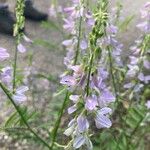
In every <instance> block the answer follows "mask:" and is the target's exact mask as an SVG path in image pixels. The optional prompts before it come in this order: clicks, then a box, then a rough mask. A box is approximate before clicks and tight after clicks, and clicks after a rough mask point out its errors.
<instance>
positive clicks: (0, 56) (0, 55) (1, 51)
mask: <svg viewBox="0 0 150 150" xmlns="http://www.w3.org/2000/svg"><path fill="white" fill-rule="evenodd" d="M8 57H9V53H8V52H7V50H6V49H5V48H2V47H0V60H1V61H3V60H5V59H7V58H8Z"/></svg>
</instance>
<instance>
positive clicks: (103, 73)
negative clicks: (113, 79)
mask: <svg viewBox="0 0 150 150" xmlns="http://www.w3.org/2000/svg"><path fill="white" fill-rule="evenodd" d="M98 74H99V76H100V77H101V78H102V79H103V80H104V79H106V78H107V77H108V72H107V71H106V70H105V69H104V68H99V69H98Z"/></svg>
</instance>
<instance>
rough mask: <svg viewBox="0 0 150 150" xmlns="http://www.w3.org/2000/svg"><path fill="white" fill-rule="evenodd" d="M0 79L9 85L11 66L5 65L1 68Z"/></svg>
mask: <svg viewBox="0 0 150 150" xmlns="http://www.w3.org/2000/svg"><path fill="white" fill-rule="evenodd" d="M0 79H1V80H2V82H3V83H4V84H6V85H7V86H11V82H12V68H11V67H9V66H7V67H5V68H3V69H2V73H1V74H0Z"/></svg>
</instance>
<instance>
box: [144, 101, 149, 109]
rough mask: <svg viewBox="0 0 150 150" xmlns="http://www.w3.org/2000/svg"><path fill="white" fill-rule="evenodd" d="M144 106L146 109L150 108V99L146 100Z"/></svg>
mask: <svg viewBox="0 0 150 150" xmlns="http://www.w3.org/2000/svg"><path fill="white" fill-rule="evenodd" d="M145 106H146V107H147V109H150V100H148V101H147V102H146V104H145Z"/></svg>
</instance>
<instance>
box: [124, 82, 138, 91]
mask: <svg viewBox="0 0 150 150" xmlns="http://www.w3.org/2000/svg"><path fill="white" fill-rule="evenodd" d="M134 85H135V84H134V83H131V82H130V83H127V84H125V85H124V86H123V87H124V88H125V89H130V88H132V87H133V86H134Z"/></svg>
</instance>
